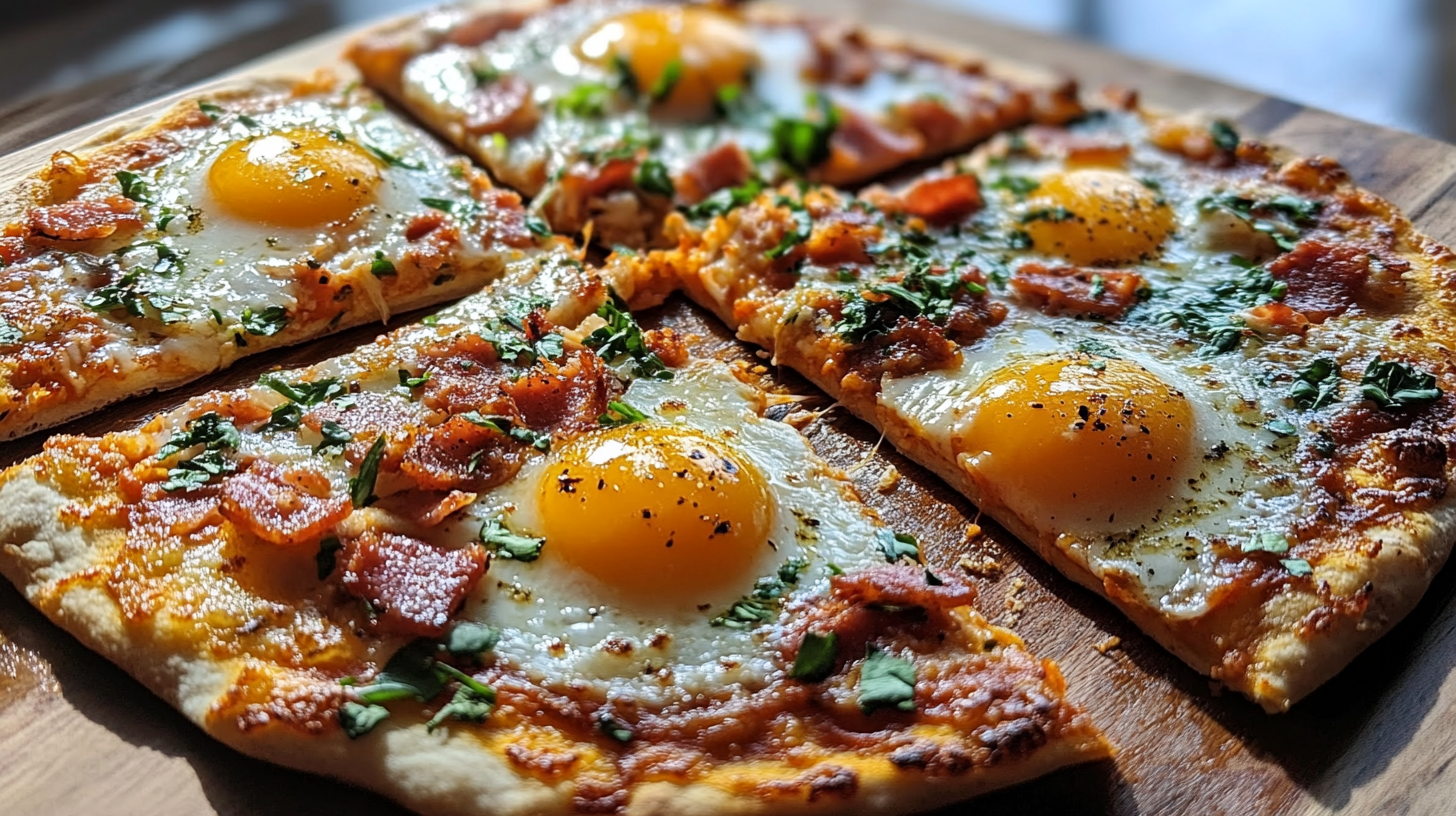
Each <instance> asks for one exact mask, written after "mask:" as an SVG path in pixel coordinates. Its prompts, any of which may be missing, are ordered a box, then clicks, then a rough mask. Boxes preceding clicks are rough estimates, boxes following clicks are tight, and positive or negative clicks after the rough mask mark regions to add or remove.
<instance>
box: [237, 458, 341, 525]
mask: <svg viewBox="0 0 1456 816" xmlns="http://www.w3.org/2000/svg"><path fill="white" fill-rule="evenodd" d="M352 510H353V506H352V505H351V504H350V503H349V498H348V497H347V496H332V495H330V485H329V481H328V479H327V478H325V477H324V476H323V475H322V474H320V473H318V472H316V471H312V470H285V469H284V468H281V467H279V466H278V465H275V464H273V463H271V462H267V461H264V460H261V459H260V460H258V461H255V462H254V463H253V464H252V466H251V467H249V468H248V469H247V470H245V471H243V472H242V473H238V474H234V475H232V476H229V477H228V478H227V480H226V481H224V482H223V485H222V514H223V515H224V516H226V517H227V518H228V520H230V521H232V522H233V523H234V524H236V525H238V526H239V527H242V528H243V529H245V530H247V531H248V532H250V533H252V534H253V535H256V536H257V537H259V538H261V539H263V540H264V541H267V542H269V543H272V544H279V545H290V544H308V543H311V542H313V541H317V540H318V539H319V538H322V537H323V535H324V534H325V533H327V532H328V531H329V530H330V529H331V528H332V527H333V526H334V525H335V524H338V523H339V522H341V521H343V520H344V518H345V517H346V516H348V515H349V513H350V512H351V511H352Z"/></svg>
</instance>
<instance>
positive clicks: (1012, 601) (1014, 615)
mask: <svg viewBox="0 0 1456 816" xmlns="http://www.w3.org/2000/svg"><path fill="white" fill-rule="evenodd" d="M1023 589H1026V581H1025V580H1024V579H1021V578H1016V579H1014V580H1013V581H1012V582H1011V589H1010V591H1008V592H1007V593H1006V613H1007V614H1006V625H1007V626H1015V625H1016V622H1017V621H1018V620H1020V619H1021V613H1022V612H1023V611H1025V609H1026V602H1025V601H1023V600H1021V599H1020V598H1018V597H1017V596H1018V595H1020V594H1021V590H1023Z"/></svg>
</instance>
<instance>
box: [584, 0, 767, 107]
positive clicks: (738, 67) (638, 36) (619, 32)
mask: <svg viewBox="0 0 1456 816" xmlns="http://www.w3.org/2000/svg"><path fill="white" fill-rule="evenodd" d="M576 52H577V55H578V56H579V57H580V58H581V59H582V60H584V61H586V62H588V63H591V64H594V65H598V66H601V67H603V68H610V67H611V66H612V65H613V63H614V62H616V61H618V60H623V61H625V62H626V64H627V66H628V67H629V68H630V69H631V72H632V78H633V80H634V81H635V82H636V85H637V88H638V89H639V90H640V91H641V92H642V93H644V94H650V93H652V92H653V90H654V89H658V88H661V87H662V86H661V85H660V83H670V84H671V90H669V91H668V92H667V93H666V95H665V96H662V97H660V98H658V99H656V100H654V101H655V102H656V104H657V107H658V108H659V110H660V111H661V112H665V113H668V114H670V115H675V116H680V117H682V118H694V119H702V118H707V117H710V116H712V115H713V111H714V107H713V106H714V102H715V101H716V100H717V97H718V91H719V90H720V89H722V88H726V87H728V86H730V85H742V84H744V83H745V82H747V80H748V75H749V73H750V72H751V71H752V70H753V69H754V68H755V67H756V66H757V65H758V50H757V48H755V46H754V42H753V39H752V37H751V36H750V35H749V33H748V31H747V30H746V29H745V28H744V27H743V24H742V23H740V22H738V21H737V20H735V19H734V18H733V17H731V16H729V15H727V14H725V13H723V12H722V11H718V10H716V9H712V8H706V7H703V6H666V7H662V8H647V9H641V10H639V11H632V12H628V13H626V14H621V15H618V16H616V17H613V18H611V19H609V20H607V21H605V22H603V23H602V24H601V25H599V26H597V27H596V28H594V29H592V30H591V31H590V32H588V33H587V35H586V36H585V37H583V38H582V39H581V40H580V41H579V42H577V44H576ZM669 72H676V73H677V75H678V76H677V79H676V81H672V80H671V79H664V77H666V76H667V75H668V74H669Z"/></svg>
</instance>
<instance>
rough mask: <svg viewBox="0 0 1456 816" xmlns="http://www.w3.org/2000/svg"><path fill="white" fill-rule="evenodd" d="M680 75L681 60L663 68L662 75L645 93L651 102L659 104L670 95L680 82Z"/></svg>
mask: <svg viewBox="0 0 1456 816" xmlns="http://www.w3.org/2000/svg"><path fill="white" fill-rule="evenodd" d="M682 75H683V64H682V60H680V59H674V60H671V61H670V62H668V63H667V65H665V66H663V68H662V74H661V75H660V76H658V77H657V81H656V82H654V83H652V88H651V90H649V91H648V92H647V95H648V96H649V97H651V99H652V101H653V102H661V101H662V100H664V99H666V98H668V97H669V96H671V95H672V90H673V88H676V87H677V83H678V82H680V81H681V80H682Z"/></svg>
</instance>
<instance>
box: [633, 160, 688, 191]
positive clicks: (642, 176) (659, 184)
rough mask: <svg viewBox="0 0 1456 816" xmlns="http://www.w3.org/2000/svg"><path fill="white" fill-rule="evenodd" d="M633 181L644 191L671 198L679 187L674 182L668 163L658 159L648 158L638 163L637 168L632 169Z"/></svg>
mask: <svg viewBox="0 0 1456 816" xmlns="http://www.w3.org/2000/svg"><path fill="white" fill-rule="evenodd" d="M632 183H633V184H635V185H637V189H639V190H641V191H643V192H644V193H654V194H656V195H661V196H668V197H669V198H670V197H672V196H673V194H675V193H676V192H677V188H676V187H674V186H673V183H672V176H671V175H669V174H668V172H667V165H665V164H663V163H662V162H660V161H658V160H657V159H646V160H644V161H643V162H642V163H641V164H638V165H637V169H635V170H633V171H632Z"/></svg>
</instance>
